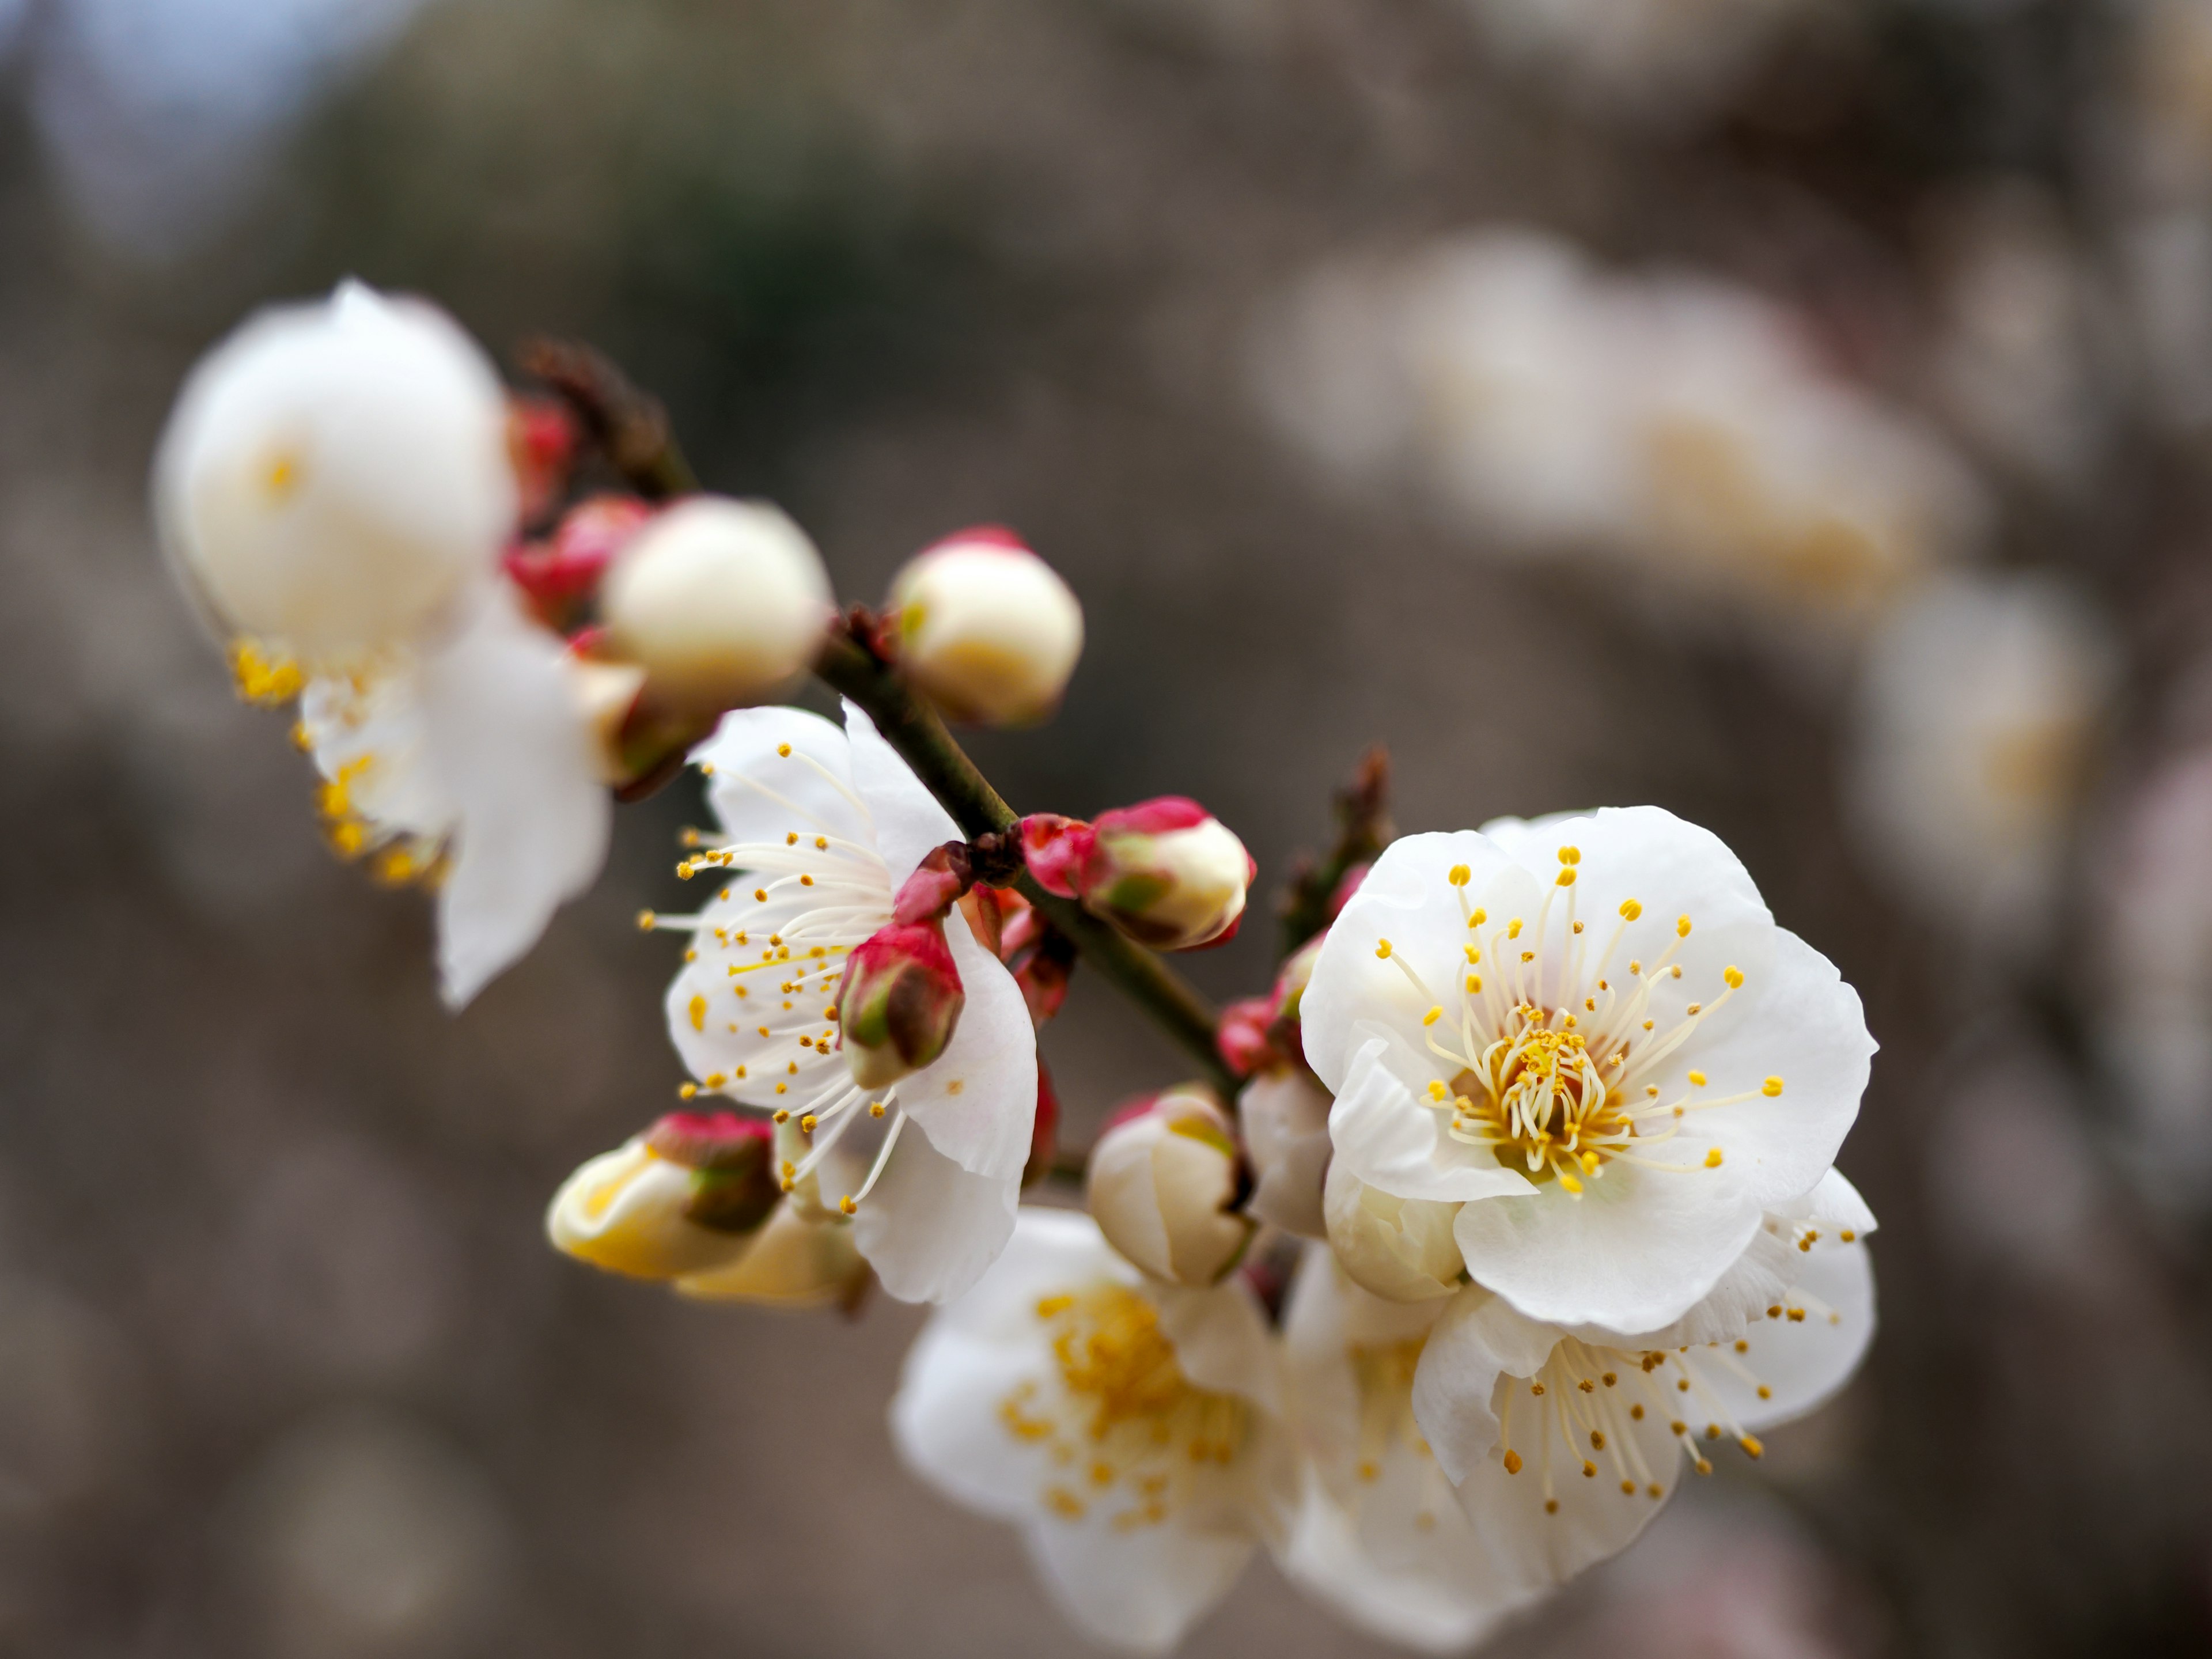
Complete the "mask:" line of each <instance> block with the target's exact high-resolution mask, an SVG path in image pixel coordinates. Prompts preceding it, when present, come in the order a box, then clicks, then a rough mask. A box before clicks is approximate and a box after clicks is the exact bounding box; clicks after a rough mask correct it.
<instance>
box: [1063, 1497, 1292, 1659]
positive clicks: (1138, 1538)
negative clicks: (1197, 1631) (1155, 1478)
mask: <svg viewBox="0 0 2212 1659" xmlns="http://www.w3.org/2000/svg"><path fill="white" fill-rule="evenodd" d="M1024 1542H1026V1543H1027V1544H1028V1546H1029V1549H1030V1559H1032V1560H1034V1561H1035V1562H1036V1567H1037V1571H1038V1574H1039V1576H1040V1577H1042V1578H1043V1579H1044V1582H1045V1584H1046V1586H1047V1587H1048V1589H1050V1590H1051V1591H1052V1592H1053V1596H1054V1600H1055V1601H1058V1602H1059V1603H1060V1606H1061V1607H1062V1608H1064V1609H1065V1610H1066V1613H1067V1615H1068V1617H1069V1618H1071V1619H1072V1620H1074V1621H1075V1623H1076V1624H1078V1625H1079V1626H1081V1627H1082V1628H1083V1630H1084V1632H1085V1634H1087V1635H1088V1636H1090V1637H1091V1639H1092V1640H1094V1641H1096V1642H1098V1643H1099V1644H1102V1645H1103V1646H1106V1647H1111V1648H1119V1649H1121V1650H1125V1651H1127V1652H1131V1653H1165V1652H1166V1651H1167V1650H1169V1649H1170V1648H1172V1647H1173V1646H1175V1645H1176V1643H1177V1642H1179V1641H1181V1640H1182V1637H1183V1634H1184V1632H1187V1631H1188V1630H1189V1628H1190V1627H1191V1626H1193V1625H1194V1624H1195V1623H1196V1622H1197V1621H1198V1620H1200V1618H1201V1617H1203V1616H1204V1615H1205V1613H1206V1612H1207V1611H1208V1610H1209V1609H1210V1608H1212V1607H1213V1605H1214V1604H1215V1603H1216V1602H1218V1601H1220V1600H1221V1598H1222V1597H1223V1596H1225V1595H1227V1594H1228V1593H1229V1589H1230V1587H1231V1585H1232V1584H1234V1583H1236V1582H1237V1575H1238V1574H1239V1573H1241V1572H1242V1571H1244V1565H1245V1563H1247V1562H1248V1561H1249V1560H1250V1559H1252V1552H1253V1547H1254V1546H1253V1541H1252V1539H1251V1537H1250V1536H1249V1534H1245V1533H1242V1532H1231V1531H1226V1530H1225V1531H1221V1532H1202V1531H1199V1530H1197V1529H1195V1528H1190V1527H1186V1526H1177V1525H1176V1524H1174V1523H1172V1522H1170V1523H1168V1524H1165V1525H1161V1526H1156V1527H1138V1528H1130V1529H1126V1530H1123V1529H1117V1528H1115V1526H1114V1524H1113V1520H1112V1514H1111V1511H1110V1510H1109V1508H1108V1506H1107V1505H1104V1504H1093V1505H1092V1506H1091V1510H1090V1512H1089V1514H1087V1515H1086V1516H1085V1517H1084V1518H1083V1519H1082V1520H1080V1521H1063V1520H1060V1519H1058V1518H1056V1517H1055V1518H1054V1519H1053V1520H1051V1521H1048V1522H1042V1523H1039V1524H1037V1525H1034V1526H1031V1527H1030V1528H1028V1529H1027V1530H1026V1531H1025V1533H1024Z"/></svg>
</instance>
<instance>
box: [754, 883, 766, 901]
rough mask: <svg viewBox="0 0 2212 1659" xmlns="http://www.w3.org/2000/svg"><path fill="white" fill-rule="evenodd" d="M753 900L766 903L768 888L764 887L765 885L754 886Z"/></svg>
mask: <svg viewBox="0 0 2212 1659" xmlns="http://www.w3.org/2000/svg"><path fill="white" fill-rule="evenodd" d="M753 901H754V902H755V903H757V904H765V903H767V902H768V889H767V888H765V887H756V888H754V889H753Z"/></svg>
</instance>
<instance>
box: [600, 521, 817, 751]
mask: <svg viewBox="0 0 2212 1659" xmlns="http://www.w3.org/2000/svg"><path fill="white" fill-rule="evenodd" d="M601 605H602V609H603V611H604V613H605V617H606V623H607V639H608V643H609V644H610V645H611V647H613V649H614V650H615V651H616V652H617V653H618V654H619V655H622V656H623V657H626V658H628V659H629V660H630V661H632V662H635V663H636V664H637V665H639V666H640V667H641V668H643V669H644V670H645V672H646V678H647V684H648V686H649V688H650V689H651V690H652V692H653V695H654V696H658V697H659V698H661V699H663V700H665V701H666V702H671V703H673V704H677V705H678V706H681V707H684V708H695V709H699V710H702V711H710V710H714V709H719V708H730V707H732V706H733V705H735V704H738V703H743V702H756V701H757V700H758V699H760V698H761V697H763V696H767V695H768V694H769V693H770V692H773V691H774V690H776V689H777V688H778V687H779V686H781V685H782V684H784V683H785V682H787V681H788V680H790V679H791V678H793V677H794V676H796V675H798V674H799V673H800V672H802V671H804V670H805V668H806V667H807V666H808V665H810V664H811V663H812V662H813V660H814V658H815V655H816V653H817V652H819V651H820V650H821V648H822V640H823V635H824V633H825V632H826V631H827V629H829V622H830V618H831V617H832V615H833V614H834V611H835V608H836V600H835V599H834V597H833V596H832V594H831V592H830V588H829V572H828V571H826V570H824V569H823V568H822V556H821V555H820V554H819V553H817V552H816V551H815V550H814V544H813V543H812V542H811V541H809V540H808V539H807V538H806V532H805V531H803V530H801V529H800V528H799V526H797V525H795V524H793V522H792V521H791V519H790V518H789V516H788V515H787V514H786V513H783V512H782V511H781V510H780V509H779V508H776V507H770V506H769V505H768V504H767V503H766V502H764V501H731V500H729V499H728V498H727V497H726V496H720V495H699V496H695V497H693V498H692V499H691V500H690V501H684V502H681V503H679V504H678V505H677V506H675V507H670V508H669V509H668V510H667V511H666V512H665V513H662V514H660V516H659V517H658V518H656V519H654V520H653V522H652V523H650V524H648V525H647V526H645V528H644V529H642V530H641V531H639V532H638V533H637V534H636V535H635V537H634V538H631V540H630V542H629V544H628V545H627V546H626V547H624V548H623V550H622V552H621V554H620V555H619V556H617V559H616V560H615V562H614V566H613V568H611V569H610V570H609V571H608V573H607V578H606V584H605V587H604V588H603V589H602V590H601Z"/></svg>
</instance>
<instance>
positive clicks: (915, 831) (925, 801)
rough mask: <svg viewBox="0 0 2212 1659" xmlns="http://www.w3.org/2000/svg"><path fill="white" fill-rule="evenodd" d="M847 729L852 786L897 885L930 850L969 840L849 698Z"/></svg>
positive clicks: (846, 712)
mask: <svg viewBox="0 0 2212 1659" xmlns="http://www.w3.org/2000/svg"><path fill="white" fill-rule="evenodd" d="M845 733H846V737H847V738H848V741H849V742H850V743H851V744H852V754H853V784H854V787H855V788H856V789H858V790H859V791H860V799H863V800H865V801H866V802H867V804H868V812H869V815H870V816H871V817H873V818H874V820H875V823H876V850H877V851H878V852H879V853H881V854H883V855H884V863H885V864H886V865H888V866H890V872H891V882H892V884H893V885H894V886H896V885H897V884H899V883H900V882H902V881H904V880H905V879H906V878H908V876H910V875H912V874H913V873H914V870H915V866H916V865H918V864H920V863H921V861H922V860H923V859H924V858H925V857H926V856H927V854H928V853H929V852H930V849H931V848H936V847H941V846H943V845H944V844H945V842H948V841H965V840H966V839H967V837H966V836H963V835H962V834H961V833H960V826H959V825H958V824H957V823H953V821H952V815H951V813H950V812H947V811H945V809H944V808H943V807H942V806H940V805H938V802H937V797H936V796H934V795H933V794H931V793H929V791H928V790H927V788H925V787H923V785H922V781H921V779H920V778H917V777H916V776H915V775H914V769H912V768H911V767H909V766H908V764H907V763H905V762H904V761H902V760H901V759H900V758H899V756H898V751H897V750H895V749H893V748H892V747H891V746H890V744H888V743H886V742H884V738H883V734H882V733H880V732H878V731H877V730H876V727H875V723H874V722H873V721H872V720H869V718H868V717H867V714H866V712H865V711H863V710H862V709H861V708H860V705H859V704H858V703H854V702H849V701H848V702H847V703H846V704H845Z"/></svg>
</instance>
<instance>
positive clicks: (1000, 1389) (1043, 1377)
mask: <svg viewBox="0 0 2212 1659" xmlns="http://www.w3.org/2000/svg"><path fill="white" fill-rule="evenodd" d="M1035 1325H1036V1319H1035V1316H1034V1315H1032V1316H1031V1317H1030V1326H1031V1328H1032V1331H1034V1328H1035ZM1053 1375H1054V1365H1053V1363H1052V1355H1051V1352H1050V1350H1049V1349H1048V1348H1047V1347H1046V1346H1045V1345H1044V1344H1042V1342H1038V1341H1036V1340H1031V1341H1030V1342H1028V1343H1025V1344H1021V1343H1006V1342H992V1341H983V1340H977V1339H976V1338H975V1336H974V1335H972V1334H969V1333H968V1332H965V1331H963V1330H960V1329H958V1328H957V1327H955V1326H952V1325H950V1324H948V1323H947V1322H945V1320H944V1319H943V1318H941V1317H940V1318H935V1319H933V1320H931V1321H930V1322H929V1323H928V1324H927V1326H925V1327H923V1328H922V1333H921V1335H920V1336H919V1337H917V1338H916V1339H915V1345H914V1346H913V1347H912V1348H911V1349H909V1350H908V1353H907V1358H906V1365H905V1369H904V1370H902V1372H901V1374H900V1378H899V1389H898V1393H897V1395H896V1396H894V1397H893V1399H892V1401H891V1408H890V1425H891V1438H892V1440H893V1442H894V1443H896V1445H897V1447H898V1449H899V1455H901V1456H902V1457H903V1458H904V1459H905V1460H906V1462H907V1466H908V1468H911V1469H913V1470H914V1471H915V1474H919V1475H921V1477H922V1478H923V1479H924V1480H927V1481H929V1482H930V1483H931V1484H933V1486H936V1487H937V1488H938V1489H939V1491H941V1492H945V1494H946V1495H947V1496H948V1497H950V1498H953V1499H954V1500H955V1501H956V1502H957V1503H960V1504H965V1505H967V1506H968V1507H969V1508H970V1509H973V1510H979V1511H981V1513H982V1514H985V1515H990V1516H997V1517H998V1518H1000V1520H1004V1521H1017V1522H1027V1521H1029V1520H1030V1518H1031V1517H1032V1516H1035V1514H1036V1510H1037V1504H1038V1500H1039V1496H1040V1492H1041V1489H1042V1485H1043V1483H1044V1482H1045V1481H1046V1480H1048V1479H1049V1473H1048V1467H1047V1466H1046V1465H1045V1464H1044V1462H1043V1460H1042V1459H1041V1458H1040V1457H1039V1456H1038V1454H1037V1449H1036V1446H1035V1445H1033V1444H1030V1443H1027V1442H1024V1441H1023V1440H1021V1439H1019V1438H1018V1437H1016V1436H1014V1435H1012V1434H1010V1433H1008V1432H1007V1430H1006V1423H1005V1421H1004V1420H1003V1419H1001V1418H1000V1407H1001V1405H1002V1404H1003V1403H1004V1402H1005V1401H1006V1400H1007V1399H1008V1398H1010V1397H1011V1396H1012V1395H1013V1393H1014V1391H1015V1390H1016V1389H1019V1388H1020V1387H1021V1386H1022V1385H1023V1384H1024V1383H1030V1384H1033V1385H1035V1386H1036V1387H1037V1388H1039V1389H1042V1388H1044V1387H1047V1386H1048V1385H1049V1384H1050V1383H1051V1382H1052V1380H1053Z"/></svg>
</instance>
